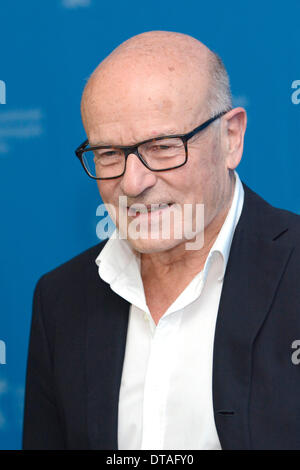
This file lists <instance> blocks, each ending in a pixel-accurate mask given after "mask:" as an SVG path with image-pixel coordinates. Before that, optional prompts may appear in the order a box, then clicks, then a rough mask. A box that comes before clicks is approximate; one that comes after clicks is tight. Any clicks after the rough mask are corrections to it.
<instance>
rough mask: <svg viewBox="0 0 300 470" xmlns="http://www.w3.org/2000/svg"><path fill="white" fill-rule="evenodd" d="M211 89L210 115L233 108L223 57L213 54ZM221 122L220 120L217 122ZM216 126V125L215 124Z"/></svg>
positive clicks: (210, 70)
mask: <svg viewBox="0 0 300 470" xmlns="http://www.w3.org/2000/svg"><path fill="white" fill-rule="evenodd" d="M209 74H210V89H209V92H208V99H207V107H208V113H209V115H211V116H215V115H216V114H218V113H221V112H223V111H229V110H230V109H231V108H232V95H231V90H230V81H229V76H228V73H227V71H226V68H225V66H224V63H223V61H222V59H221V57H220V56H219V55H218V54H216V53H215V52H211V55H210V58H209ZM218 122H219V120H218V121H217V122H216V125H217V123H218ZM213 124H214V123H213Z"/></svg>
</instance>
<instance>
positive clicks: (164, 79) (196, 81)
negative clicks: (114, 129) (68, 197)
mask: <svg viewBox="0 0 300 470" xmlns="http://www.w3.org/2000/svg"><path fill="white" fill-rule="evenodd" d="M221 67H222V63H221V61H220V60H219V58H218V57H217V56H216V55H215V54H214V53H213V52H211V51H210V50H209V49H208V48H207V47H206V46H205V45H204V44H202V43H201V42H200V41H198V40H197V39H195V38H193V37H191V36H188V35H185V34H181V33H175V32H168V31H150V32H147V33H143V34H139V35H137V36H134V37H132V38H130V39H128V40H127V41H125V42H124V43H122V44H121V45H120V46H118V47H117V48H116V49H115V50H114V51H113V52H112V53H111V54H110V55H109V56H108V57H107V58H106V59H105V60H103V61H102V62H101V63H100V64H99V66H98V67H97V68H96V69H95V71H94V72H93V73H92V75H91V77H90V79H89V80H88V83H87V85H86V87H85V89H84V92H83V96H82V102H81V110H82V118H83V123H84V126H85V128H86V131H87V133H88V135H89V140H90V141H91V139H92V140H94V136H95V137H96V134H97V135H98V134H99V126H101V125H102V126H109V125H110V124H112V123H115V124H116V125H118V120H119V119H120V118H121V119H122V118H125V116H127V119H129V120H130V119H131V118H133V116H134V115H139V116H140V118H141V119H142V120H144V119H147V116H150V114H149V113H151V112H153V114H152V116H153V118H154V120H155V113H157V112H161V113H163V114H165V115H166V116H170V115H172V113H174V115H175V114H178V113H180V114H182V113H184V114H185V115H186V117H187V122H186V126H187V128H188V127H190V126H191V124H192V122H193V121H195V119H196V120H197V116H199V119H200V117H202V116H203V117H204V116H206V115H207V113H210V112H211V108H213V107H214V101H216V100H214V97H215V95H216V93H219V90H215V92H214V93H211V91H212V89H216V88H218V86H213V85H215V84H213V83H212V82H213V81H215V79H216V78H218V74H217V73H216V72H217V70H218V69H220V68H221ZM224 71H225V69H224ZM225 75H226V76H227V74H226V72H225ZM225 85H228V83H227V84H225ZM228 88H229V87H228ZM221 94H222V93H221ZM212 95H214V96H212ZM223 95H224V93H223ZM223 101H224V100H223ZM227 101H228V100H227ZM229 101H230V100H229ZM216 105H217V103H216ZM223 106H224V103H220V107H223ZM217 107H218V106H217ZM227 107H230V102H228V105H227ZM223 109H224V107H223ZM223 109H222V110H223ZM213 111H214V110H213ZM215 111H216V113H217V112H218V111H219V110H218V109H216V110H215ZM95 118H96V121H95ZM95 123H97V124H96V128H95ZM146 137H148V136H145V138H146ZM127 143H129V142H127Z"/></svg>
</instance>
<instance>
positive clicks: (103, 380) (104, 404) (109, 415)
mask: <svg viewBox="0 0 300 470" xmlns="http://www.w3.org/2000/svg"><path fill="white" fill-rule="evenodd" d="M92 277H93V278H92V279H91V280H90V284H89V288H88V290H89V292H88V299H87V302H88V329H87V421H88V423H87V424H88V433H89V440H90V444H91V448H92V449H106V450H108V449H117V448H118V440H117V437H118V401H119V389H120V383H121V376H122V367H123V360H124V353H125V345H126V334H127V325H128V314H129V307H130V305H129V303H128V302H127V301H126V300H124V299H123V298H122V297H120V296H119V295H117V294H115V293H114V292H113V291H112V290H111V289H110V286H109V285H108V284H106V283H105V282H103V281H102V280H101V279H100V277H99V275H98V272H95V273H93V276H92ZM75 393H76V391H75Z"/></svg>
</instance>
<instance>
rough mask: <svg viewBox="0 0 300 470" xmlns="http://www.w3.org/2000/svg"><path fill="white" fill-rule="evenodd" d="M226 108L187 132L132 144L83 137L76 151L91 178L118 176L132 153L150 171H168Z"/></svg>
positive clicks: (182, 159) (182, 160) (180, 163)
mask: <svg viewBox="0 0 300 470" xmlns="http://www.w3.org/2000/svg"><path fill="white" fill-rule="evenodd" d="M228 112H229V110H227V111H223V112H221V113H219V114H217V115H216V116H214V117H212V118H210V119H208V120H207V121H205V122H204V123H203V124H201V125H200V126H198V127H196V128H195V129H193V130H192V131H191V132H188V133H187V134H176V135H166V136H161V137H154V138H152V139H147V140H144V141H143V142H139V143H138V144H135V145H130V146H123V145H114V146H111V145H95V146H92V147H88V145H89V141H88V140H85V141H84V142H83V143H82V144H81V145H80V146H79V147H78V148H77V149H76V150H75V154H76V156H77V157H78V158H79V160H80V162H81V164H82V166H83V168H84V170H85V172H86V173H87V174H88V176H90V177H91V178H93V179H96V180H108V179H115V178H120V176H123V175H124V173H125V170H126V161H127V158H128V155H130V154H132V153H133V154H134V155H136V156H137V157H138V159H139V160H140V161H141V162H142V163H143V165H145V167H147V168H148V169H149V170H151V171H167V170H173V169H175V168H179V167H181V166H183V165H184V164H185V163H186V162H187V159H188V148H187V142H188V140H189V139H191V138H192V137H194V135H196V134H198V132H200V131H202V130H203V129H205V128H206V127H208V126H209V125H210V124H211V123H212V122H214V121H215V120H216V119H218V118H220V117H221V116H223V115H224V114H226V113H228Z"/></svg>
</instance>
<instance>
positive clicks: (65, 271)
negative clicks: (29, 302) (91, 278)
mask: <svg viewBox="0 0 300 470" xmlns="http://www.w3.org/2000/svg"><path fill="white" fill-rule="evenodd" d="M107 241H108V240H103V241H102V242H100V243H98V244H97V245H94V246H92V247H90V248H88V249H87V250H85V251H83V252H82V253H79V254H78V255H76V256H74V257H73V258H71V259H70V260H68V261H66V262H64V263H62V264H61V265H59V266H57V267H56V268H54V269H52V270H51V271H48V272H47V273H45V274H43V275H42V276H41V277H40V278H39V280H38V282H37V285H36V288H37V287H39V286H40V285H43V286H55V288H56V289H57V290H59V289H60V287H62V286H63V287H64V288H66V287H67V286H72V287H73V289H75V288H76V286H77V285H78V284H80V283H81V282H84V281H85V280H86V277H87V275H89V274H90V272H93V271H94V272H95V274H96V273H97V271H98V270H97V265H96V263H95V260H96V258H97V256H98V255H99V253H100V252H101V250H102V249H103V248H104V246H105V244H106V242H107ZM99 279H100V278H99Z"/></svg>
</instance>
